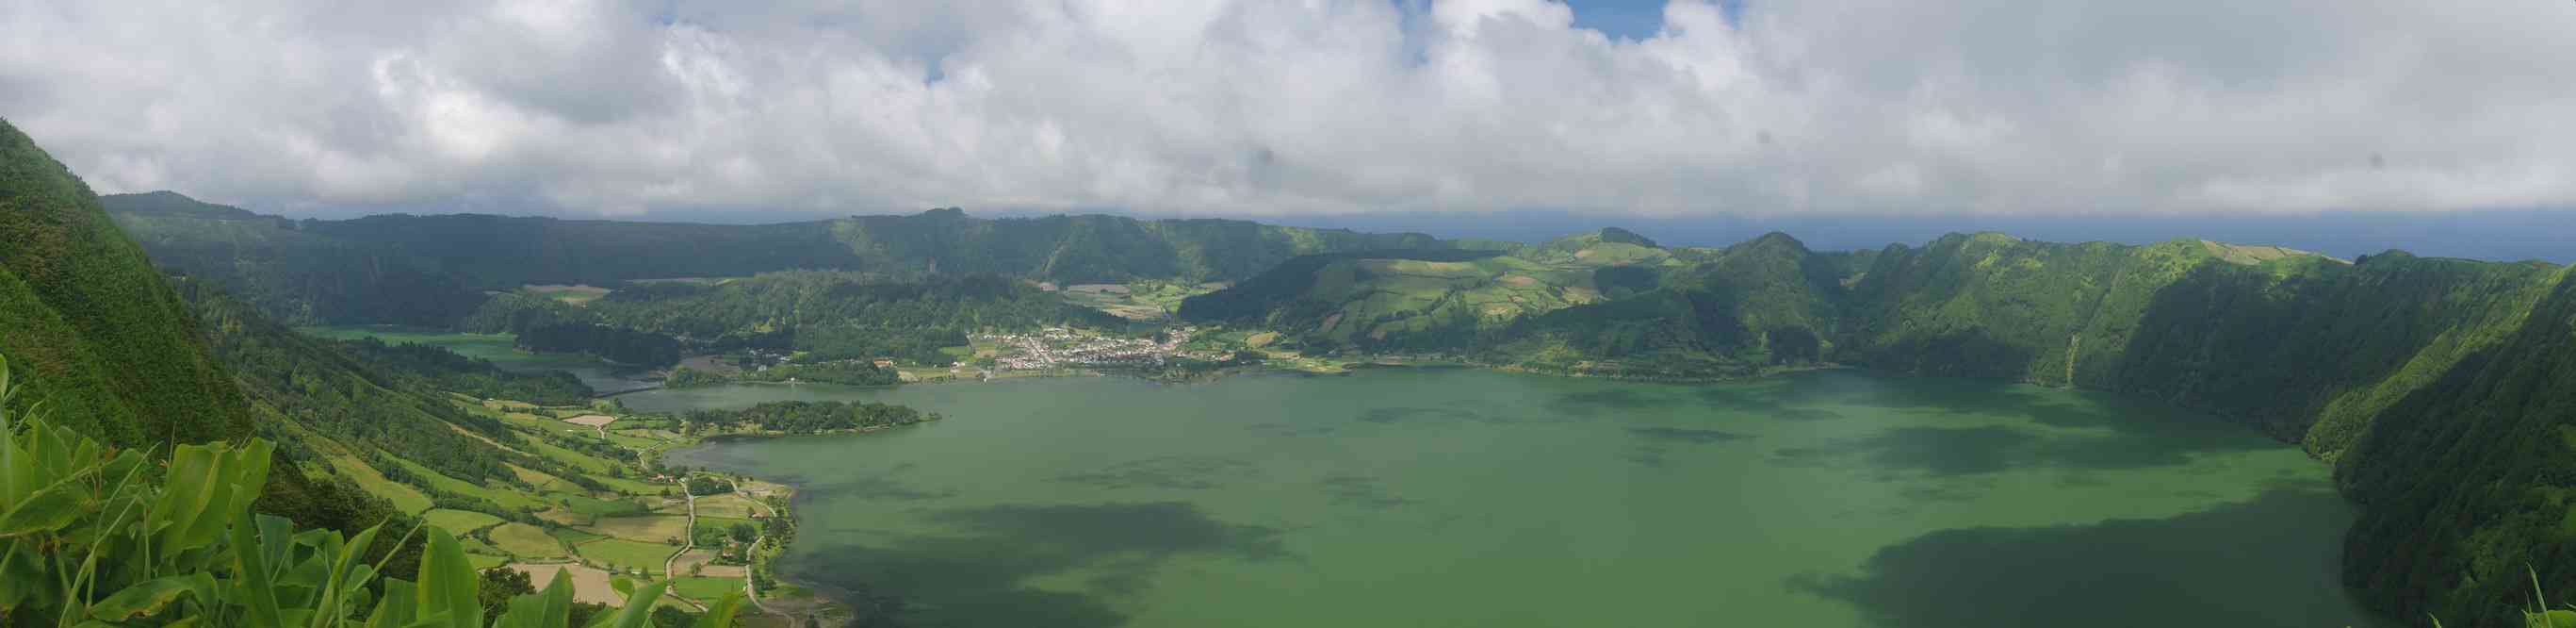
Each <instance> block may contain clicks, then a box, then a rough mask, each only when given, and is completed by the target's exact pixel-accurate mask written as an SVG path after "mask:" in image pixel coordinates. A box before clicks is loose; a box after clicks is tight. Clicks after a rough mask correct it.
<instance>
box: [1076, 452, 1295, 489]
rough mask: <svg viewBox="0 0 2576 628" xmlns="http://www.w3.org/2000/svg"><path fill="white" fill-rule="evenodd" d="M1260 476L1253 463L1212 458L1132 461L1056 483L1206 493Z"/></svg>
mask: <svg viewBox="0 0 2576 628" xmlns="http://www.w3.org/2000/svg"><path fill="white" fill-rule="evenodd" d="M1259 474H1260V470H1259V469H1257V468H1255V467H1254V466H1253V464H1252V463H1251V462H1247V461H1243V460H1236V459H1233V458H1217V457H1211V456H1163V457H1159V458H1147V459H1143V460H1130V461H1126V462H1121V463H1117V464H1113V465H1109V466H1106V467H1102V468H1099V469H1095V470H1091V471H1081V472H1075V473H1065V474H1061V475H1057V476H1056V477H1055V481H1057V482H1064V483H1068V484H1078V485H1082V486H1088V487H1091V488H1098V489H1128V488H1162V489H1180V490H1203V489H1211V488H1216V487H1219V486H1223V485H1224V484H1225V483H1226V482H1228V481H1233V480H1243V479H1249V478H1252V477H1254V476H1257V475H1259Z"/></svg>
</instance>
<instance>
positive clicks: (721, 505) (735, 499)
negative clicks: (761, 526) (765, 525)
mask: <svg viewBox="0 0 2576 628" xmlns="http://www.w3.org/2000/svg"><path fill="white" fill-rule="evenodd" d="M768 511H769V509H767V508H758V509H755V508H754V506H753V505H752V503H751V498H748V497H743V496H741V495H739V494H734V493H726V494H723V495H714V496H708V497H700V498H698V516H699V517H727V518H732V519H750V518H751V513H753V512H768Z"/></svg>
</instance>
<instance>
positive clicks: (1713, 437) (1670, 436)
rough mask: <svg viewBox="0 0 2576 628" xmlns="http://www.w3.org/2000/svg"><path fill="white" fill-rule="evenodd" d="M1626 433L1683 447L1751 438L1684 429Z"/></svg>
mask: <svg viewBox="0 0 2576 628" xmlns="http://www.w3.org/2000/svg"><path fill="white" fill-rule="evenodd" d="M1628 433H1629V434H1634V435H1636V436H1637V437H1638V438H1643V439H1646V440H1650V441H1655V442H1662V443H1675V444H1684V445H1711V444H1716V443H1732V442H1735V441H1740V440H1748V439H1751V438H1753V437H1752V436H1751V435H1747V434H1739V433H1736V432H1729V431H1725V430H1703V429H1693V428H1686V427H1632V428H1628Z"/></svg>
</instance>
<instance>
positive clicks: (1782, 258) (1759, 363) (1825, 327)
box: [1480, 233, 1850, 379]
mask: <svg viewBox="0 0 2576 628" xmlns="http://www.w3.org/2000/svg"><path fill="white" fill-rule="evenodd" d="M1698 257H1699V259H1700V260H1701V261H1698V262H1696V263H1692V264H1689V265H1686V266H1680V267H1677V268H1670V269H1664V270H1663V271H1662V272H1660V273H1658V274H1655V275H1653V276H1642V275H1643V273H1630V274H1636V275H1641V276H1638V277H1635V278H1633V279H1629V280H1626V281H1623V282H1614V283H1619V284H1621V285H1620V286H1618V287H1608V288H1604V292H1606V293H1608V294H1609V296H1610V297H1612V298H1611V299H1610V300H1608V301H1604V302H1599V303H1590V304H1583V305H1577V306H1573V307H1567V308H1564V309H1559V310H1554V311H1548V312H1544V313H1540V314H1537V315H1534V316H1529V317H1525V318H1522V319H1519V320H1516V321H1514V322H1513V324H1512V325H1511V326H1510V327H1508V328H1506V329H1505V330H1504V332H1503V333H1502V334H1501V335H1499V336H1498V337H1496V338H1494V339H1493V340H1492V341H1491V343H1490V344H1489V348H1488V349H1486V350H1485V351H1483V352H1482V353H1481V354H1480V359H1482V360H1483V361H1486V362H1489V363H1494V364H1504V365H1510V366H1513V367H1515V368H1520V369H1524V370H1532V371H1540V372H1555V373H1588V374H1603V375H1616V376H1622V377H1634V378H1648V379H1673V378H1678V379H1696V378H1709V377H1746V376H1752V375H1758V374H1761V373H1765V372H1770V371H1771V370H1773V369H1778V368H1783V367H1797V366H1805V365H1808V364H1812V363H1814V362H1816V361H1817V360H1819V359H1821V358H1823V357H1824V355H1825V353H1826V352H1827V351H1829V350H1831V349H1832V348H1833V344H1832V343H1831V342H1830V341H1829V340H1828V339H1829V338H1831V337H1832V336H1833V334H1834V332H1835V330H1836V328H1837V325H1838V324H1839V323H1838V321H1837V320H1836V318H1835V314H1836V310H1835V308H1836V304H1837V303H1838V301H1839V300H1840V299H1841V298H1842V293H1843V291H1844V289H1843V286H1842V284H1841V281H1842V278H1843V275H1844V274H1845V273H1846V272H1847V271H1846V270H1845V268H1846V267H1848V266H1849V264H1850V262H1849V261H1848V260H1847V259H1846V258H1847V257H1848V255H1847V254H1818V253H1815V252H1812V251H1809V250H1807V247H1806V245H1805V244H1803V243H1801V242H1798V240H1797V239H1796V238H1792V237H1789V236H1788V235H1786V234H1778V233H1774V234H1768V235H1764V236H1762V237H1760V238H1756V239H1754V240H1752V241H1749V242H1745V243H1743V244H1738V245H1735V246H1732V247H1727V248H1726V249H1723V250H1721V251H1717V252H1716V253H1714V254H1711V255H1701V256H1698ZM1621 270H1639V269H1638V268H1637V267H1630V266H1621V267H1610V268H1604V269H1602V271H1604V272H1605V273H1606V272H1608V271H1621ZM1596 283H1603V282H1602V281H1601V278H1600V277H1596ZM1631 286H1633V287H1631ZM1629 290H1633V294H1623V291H1629Z"/></svg>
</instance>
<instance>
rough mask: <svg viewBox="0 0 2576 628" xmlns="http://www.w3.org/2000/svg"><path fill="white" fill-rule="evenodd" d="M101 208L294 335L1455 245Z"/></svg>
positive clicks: (1094, 276) (1367, 239) (167, 199)
mask: <svg viewBox="0 0 2576 628" xmlns="http://www.w3.org/2000/svg"><path fill="white" fill-rule="evenodd" d="M104 200H105V201H106V207H107V209H108V211H109V213H110V214H112V215H113V216H114V217H115V218H116V220H117V221H118V223H119V224H121V225H122V226H124V227H125V229H126V230H128V231H130V232H132V233H133V234H134V236H135V238H136V240H138V241H139V242H141V243H142V245H143V247H144V248H145V250H147V251H149V252H150V253H151V255H152V259H153V261H154V262H155V263H157V264H159V265H160V266H161V267H162V268H163V269H165V270H167V271H170V272H174V273H179V274H186V275H190V276H194V277H199V278H202V279H205V280H207V281H211V282H213V283H215V284H216V285H219V286H222V287H223V288H224V289H225V290H226V291H228V292H231V293H234V294H237V295H241V296H242V298H244V299H246V300H248V301H250V302H251V303H252V304H254V305H256V306H258V307H259V308H260V309H261V311H264V312H267V313H268V314H269V315H270V316H272V317H275V318H278V319H279V320H282V321H285V322H288V323H294V324H350V323H395V324H409V325H424V326H447V325H451V324H454V323H455V322H457V321H458V320H460V319H462V318H464V317H465V316H466V315H468V313H470V312H472V311H473V310H474V309H475V308H476V307H477V306H478V305H479V304H480V302H481V301H482V299H483V295H482V293H483V292H485V291H514V290H517V289H519V288H520V287H521V286H527V285H565V284H587V285H612V284H618V283H620V282H625V281H631V280H647V279H668V278H684V277H743V276H750V275H755V274H759V273H764V272H774V271H787V270H849V271H864V272H868V273H873V274H876V275H879V276H885V277H919V276H926V275H933V274H996V275H1002V276H1006V277H1011V278H1016V279H1029V280H1034V281H1052V282H1058V283H1066V284H1080V283H1103V282H1124V281H1131V280H1143V279H1151V280H1169V281H1181V282H1188V283H1197V282H1205V281H1219V280H1233V279H1241V278H1244V277H1249V276H1252V275H1253V274H1256V273H1259V272H1261V271H1262V270H1264V269H1267V268H1269V267H1271V266H1274V265H1277V264H1278V263H1279V262H1280V261H1282V260H1286V259H1288V258H1290V257H1294V256H1297V255H1302V254H1310V253H1321V252H1330V251H1348V250H1360V249H1376V248H1423V247H1437V246H1446V245H1445V244H1443V243H1441V242H1439V241H1437V240H1434V239H1432V238H1430V237H1429V236H1423V235H1419V234H1363V233H1357V232H1352V231H1347V230H1335V229H1307V228H1299V227H1280V226H1272V225H1262V224H1257V223H1252V222H1245V221H1237V220H1138V219H1134V218H1126V217H1119V216H1097V215H1095V216H1049V217H1043V218H1004V219H979V218H972V217H968V216H966V215H965V212H962V211H959V210H956V209H942V210H933V211H928V212H923V213H920V214H914V215H908V216H857V217H850V218H841V219H834V220H821V221H811V222H798V223H785V224H771V225H709V224H683V223H650V222H624V221H611V220H561V219H554V218H514V217H504V216H491V215H478V214H455V215H431V216H416V215H407V214H396V215H383V216H369V217H365V218H358V219H353V220H288V219H284V218H278V217H273V216H259V215H255V214H249V213H247V212H243V211H241V210H238V209H235V208H231V207H226V206H220V205H211V204H205V203H199V202H197V201H194V200H192V199H188V198H187V197H184V196H180V195H178V194H174V193H170V192H155V193H151V194H133V195H119V196H111V197H107V198H106V199H104Z"/></svg>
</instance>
